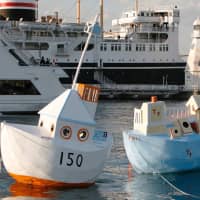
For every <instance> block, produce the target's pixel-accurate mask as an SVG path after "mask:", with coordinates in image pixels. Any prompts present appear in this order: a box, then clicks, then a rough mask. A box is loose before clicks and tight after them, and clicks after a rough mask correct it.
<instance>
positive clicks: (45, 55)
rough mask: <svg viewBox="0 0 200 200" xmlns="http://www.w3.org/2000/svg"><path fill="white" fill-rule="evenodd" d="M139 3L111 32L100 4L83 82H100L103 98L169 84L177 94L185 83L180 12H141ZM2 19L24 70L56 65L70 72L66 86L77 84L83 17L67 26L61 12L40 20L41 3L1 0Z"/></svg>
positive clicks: (12, 53) (7, 38) (3, 37)
mask: <svg viewBox="0 0 200 200" xmlns="http://www.w3.org/2000/svg"><path fill="white" fill-rule="evenodd" d="M135 2H136V6H135V10H131V11H127V12H124V13H123V15H122V17H121V18H119V19H114V20H113V21H112V26H113V27H112V29H111V30H110V31H108V32H106V31H104V28H103V0H100V8H101V20H100V23H99V24H97V25H96V28H95V32H96V34H95V35H93V38H92V40H91V42H90V44H89V47H88V49H87V53H86V56H85V59H84V61H83V68H82V70H81V73H80V76H79V81H80V82H83V83H89V84H100V85H101V88H103V90H102V93H101V94H102V95H104V94H105V95H111V93H113V92H117V91H119V93H118V94H119V95H120V94H121V95H123V94H124V92H125V93H126V91H127V90H128V91H130V94H131V95H132V94H136V93H137V92H136V91H139V93H140V90H147V91H148V90H152V88H153V90H154V91H160V89H161V90H162V89H163V86H167V88H168V89H169V88H170V87H171V88H174V91H177V88H179V87H180V86H183V85H184V82H185V76H184V70H185V66H186V62H185V61H184V60H183V59H182V57H181V56H180V55H179V44H178V32H179V31H178V29H179V21H180V11H179V9H178V8H177V7H176V6H174V7H172V8H162V9H139V8H138V1H137V0H136V1H135ZM77 5H78V6H80V0H77ZM78 10H79V9H78ZM0 15H1V19H2V21H1V31H0V32H1V41H2V43H3V44H4V45H7V46H9V47H7V48H8V51H9V53H10V57H14V58H15V59H16V60H18V61H19V68H21V67H22V65H23V67H24V68H26V67H27V68H30V66H32V65H44V64H45V63H48V64H49V63H51V64H53V65H54V66H56V67H60V68H62V69H63V70H64V71H65V72H66V74H67V77H65V78H64V77H63V78H61V79H60V81H61V83H62V84H65V85H68V84H69V85H70V86H71V82H72V80H73V77H74V74H75V70H76V67H77V65H78V61H79V58H80V55H81V51H82V49H83V47H84V45H85V41H86V38H87V33H86V32H85V29H87V27H88V26H89V23H80V13H79V12H78V14H77V23H64V22H63V21H62V19H60V18H59V16H58V13H57V14H56V15H55V16H43V17H41V20H38V19H37V20H36V18H37V17H36V16H37V1H35V0H21V1H19V0H17V1H16V0H9V1H7V0H1V1H0ZM49 69H51V67H49ZM2 70H4V69H2ZM106 92H107V93H106ZM162 92H163V91H161V93H162Z"/></svg>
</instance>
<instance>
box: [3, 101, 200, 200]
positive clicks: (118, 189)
mask: <svg viewBox="0 0 200 200" xmlns="http://www.w3.org/2000/svg"><path fill="white" fill-rule="evenodd" d="M168 104H170V105H172V104H173V105H174V104H175V105H176V104H179V103H177V102H176V103H175V102H168ZM140 105H141V102H140V101H134V102H118V101H109V102H108V101H102V102H100V104H99V107H98V110H97V117H96V120H97V126H98V128H103V129H105V130H107V131H108V132H111V133H112V134H113V136H114V145H113V148H112V152H111V156H110V158H109V159H108V160H107V162H106V165H105V168H104V170H103V172H102V174H101V175H100V176H99V177H98V179H97V181H96V184H95V185H94V186H92V187H89V188H88V189H68V190H66V189H65V190H44V189H40V188H31V187H30V186H23V185H20V184H16V183H15V182H14V181H13V180H12V179H11V178H10V177H9V176H8V175H7V174H6V172H5V170H2V172H1V173H0V199H4V200H15V199H16V200H24V199H30V200H32V199H44V200H47V199H60V200H61V199H62V200H63V199H69V200H76V199H77V200H79V199H81V200H107V199H109V200H132V199H133V200H155V199H159V200H160V199H161V200H162V199H164V200H166V199H167V200H168V199H177V200H186V199H195V197H197V198H198V197H199V199H200V172H189V173H179V174H168V175H165V178H167V180H169V181H170V183H172V184H173V185H175V186H176V187H177V188H179V189H180V190H182V191H184V192H187V193H190V194H193V195H196V196H193V197H192V196H187V195H183V193H182V192H180V191H178V190H175V189H174V188H173V187H172V186H170V185H169V184H167V183H166V182H165V181H164V180H163V179H162V178H161V177H160V176H159V175H139V174H136V173H135V172H134V170H133V169H131V168H130V166H129V163H128V159H127V157H126V154H125V151H124V148H123V141H122V131H123V130H125V129H130V128H131V127H132V121H133V108H134V107H135V106H140ZM3 120H6V121H8V122H17V123H26V124H36V123H37V120H38V117H37V116H36V115H28V116H27V115H20V116H18V115H8V116H6V115H4V116H0V121H3Z"/></svg>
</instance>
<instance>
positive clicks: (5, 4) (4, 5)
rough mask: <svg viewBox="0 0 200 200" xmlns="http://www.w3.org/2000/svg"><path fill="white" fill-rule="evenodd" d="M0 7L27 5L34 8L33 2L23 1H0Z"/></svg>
mask: <svg viewBox="0 0 200 200" xmlns="http://www.w3.org/2000/svg"><path fill="white" fill-rule="evenodd" d="M0 7H27V8H36V4H34V3H23V2H19V3H17V2H4V3H0Z"/></svg>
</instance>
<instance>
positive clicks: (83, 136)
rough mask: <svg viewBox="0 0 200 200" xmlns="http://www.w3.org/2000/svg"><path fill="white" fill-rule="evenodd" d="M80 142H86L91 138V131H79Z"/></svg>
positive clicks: (83, 129)
mask: <svg viewBox="0 0 200 200" xmlns="http://www.w3.org/2000/svg"><path fill="white" fill-rule="evenodd" d="M77 137H78V140H79V141H81V142H84V141H86V140H87V139H88V137H89V131H88V130H87V129H85V128H82V129H80V130H79V131H78V135H77Z"/></svg>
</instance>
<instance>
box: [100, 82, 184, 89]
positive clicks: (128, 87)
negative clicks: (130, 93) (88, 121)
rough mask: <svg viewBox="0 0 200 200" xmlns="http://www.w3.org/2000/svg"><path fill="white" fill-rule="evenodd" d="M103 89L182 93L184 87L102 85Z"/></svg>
mask: <svg viewBox="0 0 200 200" xmlns="http://www.w3.org/2000/svg"><path fill="white" fill-rule="evenodd" d="M101 88H104V89H114V90H135V91H167V90H170V91H182V90H183V86H179V85H149V84H148V85H147V84H146V85H141V84H139V85H138V84H114V83H112V84H109V83H102V84H101Z"/></svg>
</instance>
